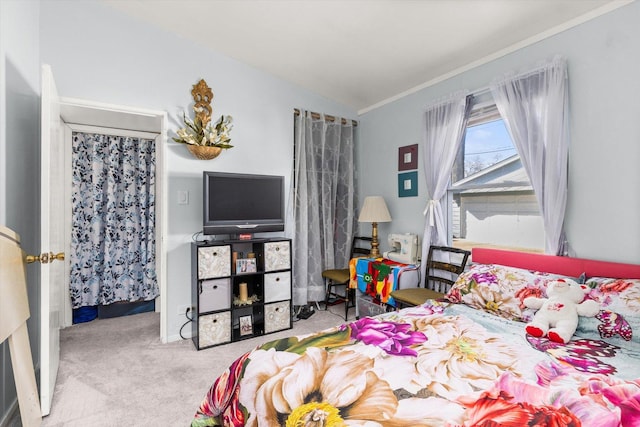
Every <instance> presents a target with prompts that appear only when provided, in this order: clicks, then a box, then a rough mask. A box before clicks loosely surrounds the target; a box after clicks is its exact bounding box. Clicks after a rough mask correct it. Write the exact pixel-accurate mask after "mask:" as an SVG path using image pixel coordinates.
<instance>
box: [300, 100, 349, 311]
mask: <svg viewBox="0 0 640 427" xmlns="http://www.w3.org/2000/svg"><path fill="white" fill-rule="evenodd" d="M347 122H348V123H347V124H342V123H341V119H338V118H336V119H335V120H334V121H329V120H326V118H325V116H323V115H320V117H319V118H313V117H312V114H311V113H309V112H305V111H302V110H301V111H300V114H299V115H296V116H295V125H294V153H295V154H294V163H295V164H294V177H293V183H294V187H293V190H292V191H293V193H294V194H293V200H294V208H293V209H294V212H293V214H294V219H295V233H294V241H293V250H294V255H293V256H294V263H293V265H294V272H293V275H294V281H293V283H294V285H293V304H294V305H306V304H307V303H308V302H309V301H323V300H324V297H325V288H324V281H323V279H322V270H324V269H328V268H346V267H347V266H348V265H349V264H348V262H349V252H350V249H351V239H352V237H353V233H354V230H355V213H356V212H355V211H356V207H357V205H356V199H355V187H356V183H355V179H356V178H355V177H356V172H355V168H354V129H353V124H352V123H351V121H350V120H348V121H347Z"/></svg>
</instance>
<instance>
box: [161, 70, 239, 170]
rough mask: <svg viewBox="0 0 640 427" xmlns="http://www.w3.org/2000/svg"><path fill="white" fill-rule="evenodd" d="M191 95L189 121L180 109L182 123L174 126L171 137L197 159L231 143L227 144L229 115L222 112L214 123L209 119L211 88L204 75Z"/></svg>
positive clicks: (214, 154)
mask: <svg viewBox="0 0 640 427" xmlns="http://www.w3.org/2000/svg"><path fill="white" fill-rule="evenodd" d="M191 96H192V97H193V101H194V105H193V111H194V112H195V119H194V120H193V121H192V120H191V119H189V118H187V115H186V114H184V113H183V121H184V124H185V127H184V128H182V129H178V132H177V135H178V137H177V138H173V140H174V141H175V142H179V143H181V144H186V145H187V149H188V150H189V152H191V154H193V155H194V156H195V157H196V158H198V159H201V160H211V159H215V158H216V157H218V156H219V155H220V153H221V152H222V150H228V149H229V148H233V145H231V144H229V142H230V141H231V137H230V136H229V134H230V133H231V129H232V128H233V124H232V121H233V118H232V117H231V116H229V115H227V116H224V115H223V116H220V118H219V119H218V121H217V122H216V123H215V124H212V123H211V113H212V112H213V109H212V108H211V101H213V91H212V90H211V88H210V87H209V86H207V83H206V82H205V81H204V79H201V80H200V81H199V82H198V83H197V84H195V85H193V89H192V90H191Z"/></svg>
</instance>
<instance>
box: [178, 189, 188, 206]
mask: <svg viewBox="0 0 640 427" xmlns="http://www.w3.org/2000/svg"><path fill="white" fill-rule="evenodd" d="M178 204H179V205H188V204H189V191H187V190H178Z"/></svg>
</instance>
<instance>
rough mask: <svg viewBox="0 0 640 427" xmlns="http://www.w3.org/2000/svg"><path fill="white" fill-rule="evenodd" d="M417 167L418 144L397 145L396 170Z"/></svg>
mask: <svg viewBox="0 0 640 427" xmlns="http://www.w3.org/2000/svg"><path fill="white" fill-rule="evenodd" d="M412 169H418V144H413V145H405V146H404V147H398V170H399V171H406V170H412Z"/></svg>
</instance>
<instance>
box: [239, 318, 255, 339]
mask: <svg viewBox="0 0 640 427" xmlns="http://www.w3.org/2000/svg"><path fill="white" fill-rule="evenodd" d="M238 320H239V322H240V336H244V335H252V334H253V316H251V315H247V316H240V317H239V318H238Z"/></svg>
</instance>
